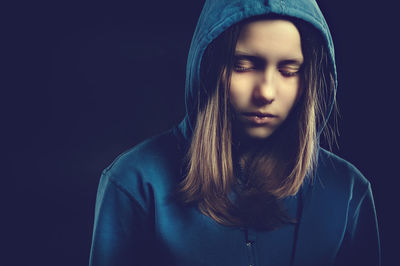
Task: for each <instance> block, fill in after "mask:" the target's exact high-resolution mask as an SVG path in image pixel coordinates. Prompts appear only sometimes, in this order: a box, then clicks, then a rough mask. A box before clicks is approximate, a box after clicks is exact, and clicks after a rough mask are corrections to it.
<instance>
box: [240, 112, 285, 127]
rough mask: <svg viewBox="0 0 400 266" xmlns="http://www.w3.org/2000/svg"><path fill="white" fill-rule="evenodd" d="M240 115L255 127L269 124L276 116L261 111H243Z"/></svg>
mask: <svg viewBox="0 0 400 266" xmlns="http://www.w3.org/2000/svg"><path fill="white" fill-rule="evenodd" d="M242 115H243V118H244V119H245V120H247V121H248V122H249V123H250V124H251V125H253V126H256V127H259V126H265V125H268V124H271V123H273V121H274V120H275V118H276V117H277V116H276V115H273V114H270V113H262V112H244V113H242Z"/></svg>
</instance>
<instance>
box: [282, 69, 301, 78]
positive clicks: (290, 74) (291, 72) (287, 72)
mask: <svg viewBox="0 0 400 266" xmlns="http://www.w3.org/2000/svg"><path fill="white" fill-rule="evenodd" d="M279 72H280V73H281V74H282V76H284V77H294V76H297V75H298V74H299V72H300V70H279Z"/></svg>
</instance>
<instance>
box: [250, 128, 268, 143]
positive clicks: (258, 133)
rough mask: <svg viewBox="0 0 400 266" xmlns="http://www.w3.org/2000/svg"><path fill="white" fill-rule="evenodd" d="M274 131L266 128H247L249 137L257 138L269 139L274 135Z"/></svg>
mask: <svg viewBox="0 0 400 266" xmlns="http://www.w3.org/2000/svg"><path fill="white" fill-rule="evenodd" d="M272 133H274V131H273V130H271V129H265V128H252V129H248V130H246V135H247V137H249V138H251V139H255V140H262V139H267V138H269V137H270V136H271V135H272Z"/></svg>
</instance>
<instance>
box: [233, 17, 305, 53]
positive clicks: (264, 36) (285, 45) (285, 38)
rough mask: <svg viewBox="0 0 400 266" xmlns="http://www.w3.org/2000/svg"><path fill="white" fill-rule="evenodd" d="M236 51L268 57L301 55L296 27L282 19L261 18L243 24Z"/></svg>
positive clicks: (299, 39)
mask: <svg viewBox="0 0 400 266" xmlns="http://www.w3.org/2000/svg"><path fill="white" fill-rule="evenodd" d="M236 51H239V52H243V53H249V54H254V55H258V56H262V57H269V58H274V57H291V58H292V57H293V58H299V59H301V58H302V57H303V55H302V50H301V38H300V33H299V31H298V29H297V28H296V26H295V25H294V24H293V23H292V22H290V21H288V20H283V19H263V20H257V21H252V22H248V23H246V24H244V25H243V27H242V29H241V31H240V35H239V38H238V42H237V44H236Z"/></svg>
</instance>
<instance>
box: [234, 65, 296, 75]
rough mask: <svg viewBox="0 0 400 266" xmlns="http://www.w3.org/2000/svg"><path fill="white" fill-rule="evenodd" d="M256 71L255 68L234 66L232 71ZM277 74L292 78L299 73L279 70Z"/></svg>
mask: <svg viewBox="0 0 400 266" xmlns="http://www.w3.org/2000/svg"><path fill="white" fill-rule="evenodd" d="M254 69H256V68H255V67H240V66H234V67H233V70H234V71H236V72H239V73H243V72H249V71H252V70H254ZM279 72H280V73H281V74H282V76H284V77H294V76H297V75H298V74H299V71H295V72H291V71H284V70H279Z"/></svg>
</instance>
